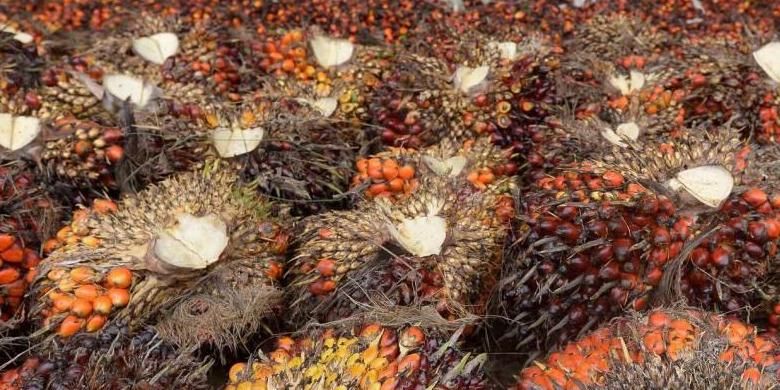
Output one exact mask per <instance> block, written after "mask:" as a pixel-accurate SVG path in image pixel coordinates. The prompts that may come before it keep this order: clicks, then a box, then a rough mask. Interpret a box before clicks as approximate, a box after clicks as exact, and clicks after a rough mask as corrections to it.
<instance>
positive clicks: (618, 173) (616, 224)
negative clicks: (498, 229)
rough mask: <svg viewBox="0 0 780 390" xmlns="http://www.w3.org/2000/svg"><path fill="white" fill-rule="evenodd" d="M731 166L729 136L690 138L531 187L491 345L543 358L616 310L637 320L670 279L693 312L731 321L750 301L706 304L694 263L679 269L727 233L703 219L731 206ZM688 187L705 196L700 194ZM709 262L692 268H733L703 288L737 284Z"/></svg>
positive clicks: (734, 157)
mask: <svg viewBox="0 0 780 390" xmlns="http://www.w3.org/2000/svg"><path fill="white" fill-rule="evenodd" d="M740 152H742V153H740ZM743 154H744V151H743V148H742V145H741V143H740V142H739V141H738V139H736V138H735V136H734V133H733V132H728V131H723V132H721V133H720V134H718V135H714V136H708V135H703V134H699V130H692V131H690V132H689V133H686V134H685V135H684V136H683V137H682V138H680V139H675V138H668V139H666V140H665V141H664V140H654V141H651V142H646V143H644V144H642V146H638V145H637V144H636V143H628V142H627V145H625V146H624V147H620V146H617V145H613V146H612V148H607V149H604V150H603V152H602V154H600V155H599V154H598V153H592V156H591V158H590V159H589V160H590V161H586V162H583V163H576V164H574V165H572V166H569V167H562V168H559V169H558V170H554V171H551V172H550V174H549V175H548V176H547V177H543V178H541V179H539V180H537V181H535V182H534V183H532V186H531V189H530V190H529V191H528V192H526V195H525V197H524V198H523V199H524V201H523V203H522V204H521V206H520V210H521V211H520V212H519V214H520V215H524V217H523V218H522V219H521V220H523V221H528V222H527V226H523V227H521V228H520V236H521V237H522V240H521V242H522V244H520V243H518V244H517V245H516V248H517V251H518V253H519V254H518V255H516V258H515V259H514V260H509V261H507V262H505V266H506V267H508V268H505V279H504V281H503V283H502V289H501V291H502V293H501V294H502V295H501V296H502V297H503V298H502V299H501V300H500V301H499V303H498V305H499V307H498V310H501V311H500V312H501V313H502V314H503V315H506V316H507V317H509V318H510V319H512V325H511V327H510V331H508V332H507V334H506V336H504V337H503V339H514V340H516V342H517V345H518V347H520V346H524V347H525V348H531V350H533V351H545V350H547V348H549V347H551V346H555V345H559V344H560V343H562V342H565V341H567V340H571V338H572V337H576V336H577V335H578V334H581V333H582V332H584V331H586V330H587V329H590V328H592V327H593V326H596V325H597V324H599V323H601V322H603V321H605V320H608V319H609V318H611V317H613V316H615V315H618V314H620V313H621V312H622V311H623V310H625V309H626V308H631V307H633V308H634V309H637V310H642V309H644V308H645V307H647V306H648V304H649V303H651V302H652V300H653V298H654V297H655V296H656V295H658V294H660V292H664V291H666V290H667V289H668V288H670V286H671V284H670V283H673V282H671V280H674V279H670V278H675V277H682V279H683V281H682V282H680V283H678V284H676V285H682V286H684V287H683V290H684V291H685V293H684V294H685V295H682V294H683V293H681V295H682V296H685V297H686V298H689V299H690V300H691V301H694V302H701V303H703V304H708V305H714V304H718V305H721V307H727V308H729V309H732V308H733V306H734V305H735V304H737V305H738V304H739V302H746V301H748V300H749V299H751V295H750V294H744V293H742V294H739V293H734V294H732V295H730V296H726V295H722V296H717V295H715V296H714V297H713V290H711V289H710V288H711V287H712V286H713V284H712V283H713V281H712V280H709V279H707V278H704V280H702V278H701V274H700V273H697V272H694V270H695V269H697V267H699V265H696V264H699V263H696V262H697V261H701V260H692V261H691V262H688V261H687V260H688V259H691V253H690V250H692V249H693V248H695V247H696V246H698V245H702V243H704V242H707V243H709V244H713V245H714V246H710V247H709V248H712V249H716V248H717V244H718V243H719V242H718V241H706V239H707V237H706V236H700V235H701V234H702V233H704V232H707V231H709V230H710V229H711V228H713V227H715V226H719V225H720V224H726V223H727V222H728V220H727V219H724V218H723V216H722V215H721V216H720V217H719V215H720V214H713V211H714V210H718V208H719V207H721V206H723V207H727V206H728V205H729V204H731V203H730V202H733V201H732V200H727V198H729V197H731V198H729V199H735V198H736V197H737V195H732V194H731V192H732V188H733V186H734V183H735V182H739V180H740V179H741V176H742V171H744V159H745V156H744V155H743ZM691 175H693V176H695V177H697V178H698V177H703V176H705V175H706V176H707V177H708V178H709V179H710V180H711V181H712V182H714V183H716V184H715V185H714V186H713V187H709V188H707V187H706V186H702V187H701V188H700V187H699V186H700V185H699V184H696V183H693V182H692V180H691ZM693 181H695V180H693ZM724 189H725V191H724ZM729 207H730V206H729ZM744 217H746V218H753V217H750V214H744ZM742 248H743V247H740V251H739V253H740V254H744V255H747V253H748V252H747V250H743V249H742ZM715 253H716V255H717V256H716V257H717V261H716V262H713V263H709V260H710V259H711V258H712V256H710V255H709V254H710V252H706V254H707V256H705V259H704V263H701V266H702V267H703V266H710V265H712V267H726V268H728V269H731V268H729V267H732V268H733V267H736V268H735V271H734V272H735V273H717V275H718V278H721V279H715V280H726V281H730V282H731V281H733V282H735V283H741V284H742V285H746V284H747V283H748V280H747V279H745V278H746V276H745V274H743V273H742V271H741V270H742V269H743V268H740V267H743V265H744V264H745V263H740V264H738V265H733V264H731V263H730V262H728V261H726V262H724V263H722V264H720V263H717V262H722V261H724V260H723V259H722V258H721V255H720V253H721V251H718V252H715ZM729 255H730V252H729V253H726V254H725V256H726V257H728V256H729ZM681 259H682V260H681ZM697 259H698V258H697ZM763 259H764V261H766V258H763ZM760 261H761V260H759V262H760ZM716 263H717V264H716ZM751 264H752V263H751ZM750 267H753V268H752V269H753V270H754V271H755V274H753V275H755V277H757V278H759V279H761V278H762V276H761V275H767V274H766V271H765V268H764V267H762V266H761V265H760V264H756V265H755V266H752V265H751V266H750ZM720 269H722V268H720ZM680 270H683V271H681V272H680ZM678 272H680V273H678ZM669 275H673V276H669ZM694 277H695V278H698V279H695V278H694ZM692 278H693V279H692ZM689 279H690V280H689ZM694 279H695V280H694ZM716 283H717V282H716ZM704 286H709V287H704ZM659 291H660V292H659Z"/></svg>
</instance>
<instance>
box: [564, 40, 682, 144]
mask: <svg viewBox="0 0 780 390" xmlns="http://www.w3.org/2000/svg"><path fill="white" fill-rule="evenodd" d="M648 61H652V62H650V63H648ZM670 62H671V61H669V60H666V59H662V60H659V59H655V60H648V59H647V58H646V57H644V56H640V55H629V56H626V57H623V58H617V59H615V60H614V61H604V60H601V59H596V58H592V57H585V58H576V59H570V60H568V61H567V63H566V64H565V68H566V71H565V72H564V71H562V72H561V73H562V80H561V81H560V82H561V84H562V85H561V86H560V88H559V89H560V90H562V91H564V92H562V94H565V95H564V96H562V97H563V98H564V99H566V100H567V102H569V104H568V105H564V106H560V107H558V110H557V112H556V115H558V116H560V117H562V118H575V119H576V120H578V121H581V122H582V123H581V124H579V126H582V125H585V126H594V127H597V128H599V130H600V132H601V133H602V136H604V137H607V138H608V139H609V140H610V141H611V142H612V143H615V142H618V141H619V138H621V136H627V137H629V138H630V139H632V140H636V139H637V138H638V137H639V136H640V135H643V134H650V135H654V134H658V133H666V132H671V131H674V130H677V129H679V128H680V127H681V126H682V125H683V124H684V119H685V109H684V107H683V106H682V100H683V98H684V91H683V90H681V89H674V88H670V87H668V86H666V85H665V84H664V82H666V81H667V78H668V75H669V74H671V73H674V71H675V70H674V69H675V66H674V65H673V64H670ZM563 73H568V75H563ZM570 106H572V107H570Z"/></svg>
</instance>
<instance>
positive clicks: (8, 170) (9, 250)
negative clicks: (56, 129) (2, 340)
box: [0, 161, 62, 329]
mask: <svg viewBox="0 0 780 390" xmlns="http://www.w3.org/2000/svg"><path fill="white" fill-rule="evenodd" d="M60 211H61V210H60V209H59V206H58V204H57V202H56V201H55V200H54V199H52V198H50V197H49V196H48V193H47V192H46V191H44V189H43V188H42V186H41V185H40V183H38V182H36V177H35V171H34V170H33V169H32V167H31V166H29V164H27V163H25V162H22V161H16V162H8V161H6V162H4V163H3V164H2V165H0V329H2V328H3V327H4V325H9V324H11V323H10V322H6V321H8V320H10V319H11V318H12V317H13V316H14V314H15V313H16V311H17V310H18V309H19V307H20V306H21V305H22V297H23V296H24V294H25V292H26V289H27V286H28V285H29V283H30V281H31V280H32V279H33V278H34V276H35V269H36V267H37V266H38V263H39V262H40V257H39V255H38V253H39V252H38V248H39V246H40V244H41V241H42V240H43V239H44V238H45V237H47V236H48V235H49V234H51V233H52V229H53V226H56V225H57V224H58V223H60V221H59V218H60V216H61V214H62V213H61V212H60Z"/></svg>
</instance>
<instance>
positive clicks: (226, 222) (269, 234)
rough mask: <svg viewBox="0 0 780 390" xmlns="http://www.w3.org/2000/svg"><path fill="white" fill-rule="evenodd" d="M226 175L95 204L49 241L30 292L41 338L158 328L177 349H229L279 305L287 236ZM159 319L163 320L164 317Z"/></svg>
mask: <svg viewBox="0 0 780 390" xmlns="http://www.w3.org/2000/svg"><path fill="white" fill-rule="evenodd" d="M236 180H237V176H236V175H235V173H233V172H231V171H230V170H228V169H221V168H216V169H213V168H209V169H208V170H206V171H202V172H201V171H197V172H192V173H183V174H180V175H178V176H176V177H173V178H171V179H169V180H166V181H164V182H162V183H161V184H159V185H157V186H153V187H150V188H149V189H147V190H145V191H143V192H141V193H140V194H138V195H137V196H133V197H128V198H126V199H124V200H123V201H122V202H120V203H119V204H118V205H117V204H114V203H113V202H111V201H105V200H97V201H95V204H94V205H93V207H92V208H91V209H83V210H79V211H77V212H76V213H74V216H73V220H72V222H71V223H70V225H68V226H65V227H64V228H62V229H61V230H60V231H59V232H58V233H57V236H56V238H55V239H52V240H51V241H50V242H47V249H50V250H52V249H53V252H52V253H51V254H50V255H49V256H48V257H47V258H46V259H45V261H44V262H43V263H42V265H41V268H40V276H39V278H38V279H37V280H36V283H35V286H34V293H33V294H31V299H33V304H34V309H33V318H34V319H36V320H38V321H42V325H43V326H42V327H41V328H40V330H39V331H38V332H37V333H39V334H40V335H41V336H43V335H48V334H51V333H55V332H56V335H57V336H58V337H60V338H67V337H71V336H73V335H74V334H77V333H80V332H98V331H100V330H101V329H102V328H103V327H104V326H106V324H110V323H112V322H113V321H119V320H121V321H124V322H126V323H127V324H128V325H129V326H130V327H131V329H137V328H139V327H141V326H143V325H146V324H151V325H154V326H155V327H156V329H157V331H159V332H160V334H161V335H162V337H163V338H164V339H165V340H167V341H169V342H173V343H175V344H177V345H196V346H197V345H202V344H203V345H213V346H215V347H216V348H219V349H221V348H233V347H235V346H236V345H237V344H238V343H239V342H240V341H241V340H243V339H245V338H247V337H250V336H251V335H252V333H253V331H254V330H256V329H258V327H260V326H261V323H262V318H263V317H264V316H266V315H268V314H270V312H271V311H272V310H273V309H274V307H275V305H276V304H277V303H279V298H280V294H279V291H278V290H277V288H276V287H275V282H276V280H277V279H279V278H280V277H281V274H282V268H281V267H282V257H281V255H282V254H283V253H284V251H285V248H286V246H287V244H286V233H284V232H283V231H282V230H281V227H280V226H279V225H278V224H277V223H276V222H274V218H273V216H272V215H271V209H270V206H269V204H268V203H267V202H265V201H263V200H262V199H259V198H256V197H255V196H254V194H253V191H254V190H253V189H252V188H251V187H245V186H243V185H242V184H240V183H238V182H237V181H236ZM163 313H165V314H164V315H163Z"/></svg>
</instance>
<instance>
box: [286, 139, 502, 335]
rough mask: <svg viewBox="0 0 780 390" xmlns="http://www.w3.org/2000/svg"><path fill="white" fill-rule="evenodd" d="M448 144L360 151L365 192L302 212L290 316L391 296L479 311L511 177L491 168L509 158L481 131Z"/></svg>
mask: <svg viewBox="0 0 780 390" xmlns="http://www.w3.org/2000/svg"><path fill="white" fill-rule="evenodd" d="M457 145H459V143H457V142H454V141H447V142H444V143H442V145H440V147H431V148H428V149H424V150H421V151H417V150H403V149H398V150H391V151H389V152H386V153H384V154H381V155H377V156H375V157H372V158H369V159H361V160H359V161H358V170H359V171H361V170H363V168H365V171H366V173H360V174H358V176H356V179H357V180H356V182H358V183H360V184H359V185H361V186H362V185H368V190H367V191H368V195H369V196H368V197H367V199H366V200H365V201H363V202H360V203H358V205H357V206H356V207H355V208H354V209H352V210H347V211H333V212H328V213H321V214H318V215H314V216H311V217H308V218H306V219H304V220H303V221H302V223H301V225H300V229H299V230H298V232H297V233H296V234H295V236H296V239H297V241H298V242H297V245H296V248H297V249H296V250H295V253H294V255H293V258H292V261H291V265H290V277H291V280H290V282H289V283H290V284H289V287H288V290H289V292H290V295H291V299H292V300H293V301H294V305H295V307H294V309H295V311H294V313H296V314H295V315H294V316H293V317H294V318H295V320H296V321H302V320H303V321H305V320H308V319H309V318H310V317H312V316H313V317H314V318H318V319H321V320H322V321H332V320H338V319H340V318H346V317H350V316H352V315H353V314H356V313H360V312H365V311H370V310H372V308H387V306H390V307H393V306H396V305H402V306H412V307H420V306H427V305H433V306H435V307H436V310H437V311H438V312H439V314H440V315H442V316H444V317H445V318H453V319H454V318H458V317H461V316H463V315H466V314H468V313H483V312H484V311H485V306H486V303H487V299H488V298H489V294H490V291H491V290H492V289H493V287H494V285H495V273H496V272H497V271H498V269H499V268H500V264H501V257H502V249H503V240H504V238H505V237H506V233H507V229H508V221H509V219H510V218H511V217H512V215H513V212H514V199H513V196H512V195H513V190H514V188H515V185H514V181H513V180H512V178H511V177H496V175H495V174H494V173H493V169H499V168H501V169H505V167H506V165H507V164H511V163H510V162H509V160H508V159H507V153H505V152H501V151H499V150H497V149H496V148H495V146H493V145H491V144H490V142H489V141H488V140H485V139H482V140H480V141H476V142H467V143H465V145H463V146H461V147H457ZM364 165H365V166H364ZM475 175H476V178H475V177H474V176H475ZM364 176H365V177H366V179H365V180H368V182H362V180H364V179H362V178H363V177H364ZM380 176H381V178H380ZM488 176H490V180H487V179H486V178H487V177H488ZM375 177H376V178H375ZM480 177H482V181H480V179H479V178H480ZM388 179H389V180H388ZM399 180H400V183H399V184H396V182H397V181H399ZM370 182H375V183H373V184H369V183H370ZM378 187H381V191H380V190H378V189H377V188H378Z"/></svg>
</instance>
